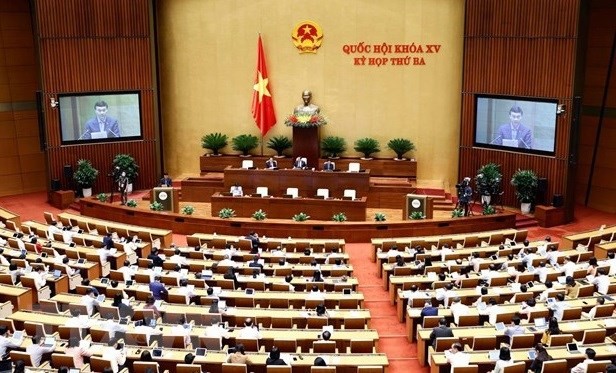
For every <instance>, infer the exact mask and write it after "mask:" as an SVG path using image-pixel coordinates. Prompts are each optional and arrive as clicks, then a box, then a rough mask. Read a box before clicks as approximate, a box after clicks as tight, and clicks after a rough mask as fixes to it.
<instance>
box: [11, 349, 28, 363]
mask: <svg viewBox="0 0 616 373" xmlns="http://www.w3.org/2000/svg"><path fill="white" fill-rule="evenodd" d="M11 360H13V361H17V360H23V362H24V363H26V366H30V367H31V366H32V360H31V359H30V354H29V353H26V352H23V351H17V350H13V351H11Z"/></svg>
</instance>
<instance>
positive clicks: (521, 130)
mask: <svg viewBox="0 0 616 373" xmlns="http://www.w3.org/2000/svg"><path fill="white" fill-rule="evenodd" d="M496 138H497V141H496V142H495V144H497V145H503V139H504V140H518V148H523V149H531V148H532V146H533V133H532V132H531V130H530V128H528V127H526V126H525V125H523V124H522V123H520V124H519V125H518V129H517V133H516V136H515V138H514V137H513V133H512V127H511V124H509V123H505V124H503V125H501V126H500V127H499V129H498V136H497V137H496Z"/></svg>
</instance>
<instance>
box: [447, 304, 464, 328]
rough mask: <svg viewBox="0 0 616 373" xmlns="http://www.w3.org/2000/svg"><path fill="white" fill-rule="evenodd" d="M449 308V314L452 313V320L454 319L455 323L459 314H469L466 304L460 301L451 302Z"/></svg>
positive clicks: (458, 319)
mask: <svg viewBox="0 0 616 373" xmlns="http://www.w3.org/2000/svg"><path fill="white" fill-rule="evenodd" d="M449 309H450V310H451V314H452V315H453V320H454V321H455V323H456V324H458V323H459V322H460V316H462V315H468V314H469V308H468V306H467V305H466V304H462V302H457V303H454V304H452V305H451V307H449Z"/></svg>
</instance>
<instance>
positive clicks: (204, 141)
mask: <svg viewBox="0 0 616 373" xmlns="http://www.w3.org/2000/svg"><path fill="white" fill-rule="evenodd" d="M227 139H228V137H227V135H224V134H222V133H220V132H213V133H208V134H207V135H204V136H203V137H202V138H201V147H202V148H203V149H209V150H211V151H212V155H215V156H219V155H220V153H219V151H220V149H222V148H224V147H225V146H227V144H228V142H227Z"/></svg>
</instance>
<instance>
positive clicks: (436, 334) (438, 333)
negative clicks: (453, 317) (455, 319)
mask: <svg viewBox="0 0 616 373" xmlns="http://www.w3.org/2000/svg"><path fill="white" fill-rule="evenodd" d="M446 337H453V332H452V331H451V328H450V327H448V326H446V325H439V326H437V327H436V328H434V329H432V333H430V345H431V346H436V339H437V338H446Z"/></svg>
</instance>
